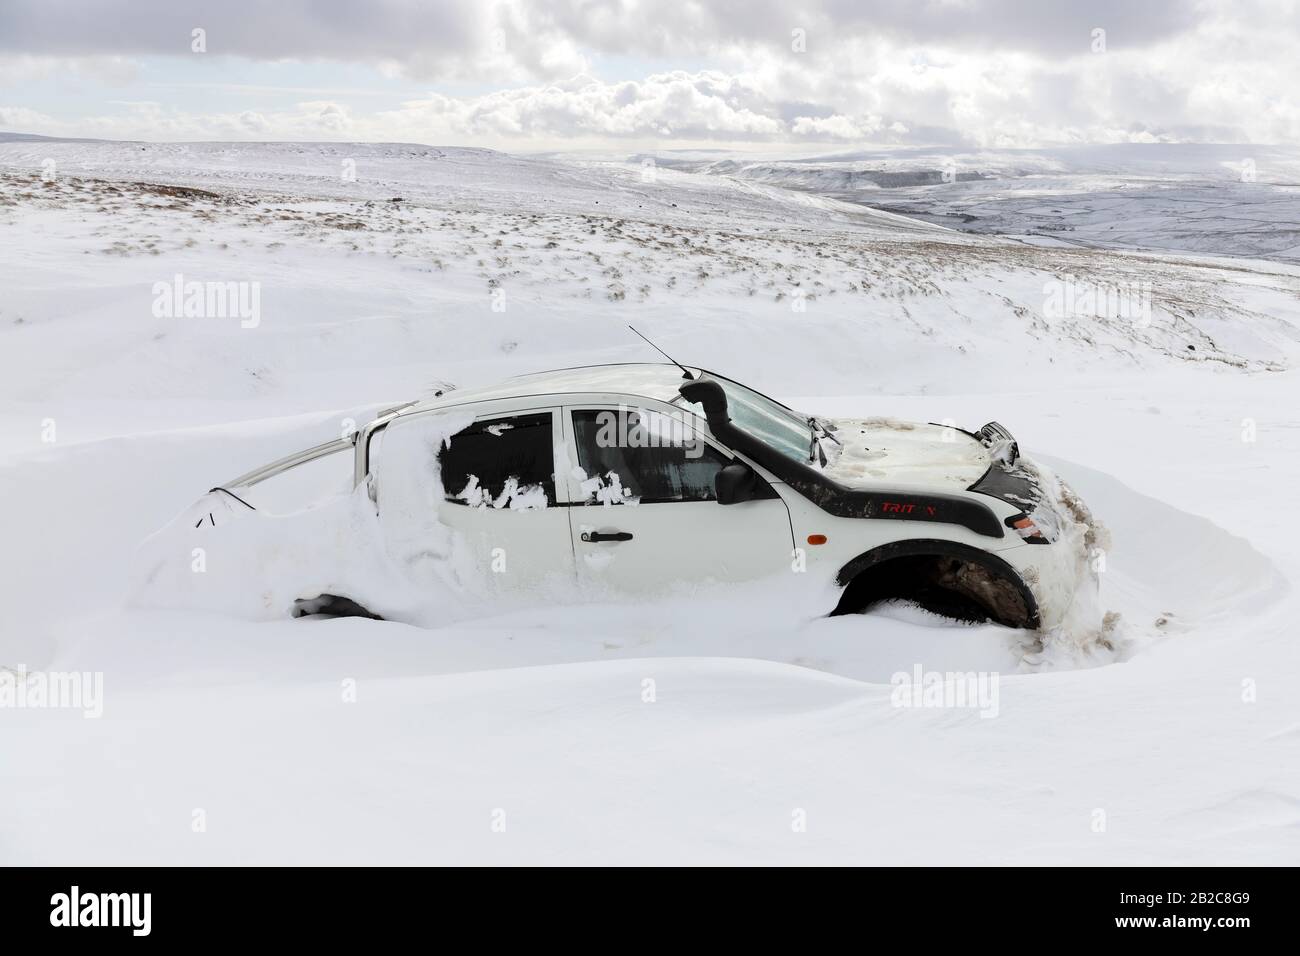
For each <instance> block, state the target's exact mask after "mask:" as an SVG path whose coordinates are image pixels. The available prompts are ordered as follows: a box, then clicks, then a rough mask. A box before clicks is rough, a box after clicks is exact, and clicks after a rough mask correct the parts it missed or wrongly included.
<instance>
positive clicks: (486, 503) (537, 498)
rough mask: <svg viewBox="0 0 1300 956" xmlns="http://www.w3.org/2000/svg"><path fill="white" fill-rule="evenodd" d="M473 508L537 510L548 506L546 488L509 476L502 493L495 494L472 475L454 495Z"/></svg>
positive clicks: (456, 498)
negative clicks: (524, 483) (524, 482)
mask: <svg viewBox="0 0 1300 956" xmlns="http://www.w3.org/2000/svg"><path fill="white" fill-rule="evenodd" d="M451 497H452V498H454V499H455V500H457V501H463V502H465V504H467V505H469V506H470V507H471V508H496V509H501V508H508V509H509V510H511V511H535V510H540V509H542V508H545V507H546V504H547V502H546V489H545V488H543V487H542V486H541V485H539V484H537V485H521V484H520V483H519V479H518V478H515V477H513V476H511V477H510V478H507V479H506V481H505V484H504V485H503V486H502V488H501V493H500V494H498V495H496V496H493V495H492V493H491V492H490V491H488V490H487V489H485V488H483V486H482V485H480V484H479V480H478V476H477V475H470V476H469V480H468V481H467V482H466V483H465V487H464V488H462V489H461V491H460V493H459V494H456V495H452V496H451Z"/></svg>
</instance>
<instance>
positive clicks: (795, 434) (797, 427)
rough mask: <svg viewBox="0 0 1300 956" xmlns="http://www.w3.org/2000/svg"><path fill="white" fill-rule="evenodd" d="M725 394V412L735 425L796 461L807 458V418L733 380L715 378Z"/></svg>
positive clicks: (808, 427) (805, 460)
mask: <svg viewBox="0 0 1300 956" xmlns="http://www.w3.org/2000/svg"><path fill="white" fill-rule="evenodd" d="M714 381H716V382H717V383H718V384H719V385H721V386H722V390H723V391H724V392H726V394H727V414H728V415H729V416H730V417H731V420H732V421H733V422H734V423H735V425H736V427H737V428H739V429H740V430H741V431H743V432H746V433H748V434H750V435H752V436H753V437H755V438H757V439H758V440H759V441H761V442H763V443H764V444H765V445H767V446H769V447H770V448H772V449H773V450H774V451H779V452H780V453H781V454H783V455H785V456H786V457H788V458H792V459H794V460H795V461H800V462H804V463H805V464H806V463H807V461H808V448H809V445H810V443H811V441H812V432H811V430H810V425H809V424H808V419H807V418H806V417H804V416H803V415H800V414H798V413H797V412H793V411H791V410H790V409H788V408H785V407H784V406H782V405H778V404H777V403H776V402H774V401H772V400H771V399H770V398H766V397H765V396H763V395H760V394H759V393H758V392H755V391H754V390H753V389H749V388H746V387H745V386H743V385H739V384H737V383H736V382H731V381H727V380H726V379H722V378H714Z"/></svg>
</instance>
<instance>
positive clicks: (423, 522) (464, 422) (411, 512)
mask: <svg viewBox="0 0 1300 956" xmlns="http://www.w3.org/2000/svg"><path fill="white" fill-rule="evenodd" d="M688 374H689V377H687V375H688ZM348 447H350V448H351V449H352V452H353V455H354V462H353V473H354V483H355V484H356V486H358V487H362V486H364V487H365V488H366V491H367V493H368V495H369V497H370V499H371V501H372V502H373V503H374V506H375V508H376V511H377V514H378V516H379V518H380V524H381V526H382V527H383V529H384V531H383V533H384V534H385V535H386V536H389V537H405V538H406V539H407V547H406V549H405V552H406V553H407V554H420V553H427V552H428V551H429V548H430V547H431V545H428V544H424V543H422V542H423V540H424V538H426V537H431V536H436V535H441V534H445V533H446V531H447V530H448V529H449V530H450V532H451V535H452V536H453V538H455V539H456V542H457V546H458V548H459V549H460V551H461V553H462V555H468V557H469V560H468V564H467V565H466V566H463V567H461V568H460V575H461V580H462V582H466V581H468V580H470V579H472V578H475V577H476V576H477V577H478V578H480V579H481V580H479V581H478V582H477V583H479V584H485V583H486V582H488V581H491V584H492V587H495V588H498V589H502V588H503V589H509V590H510V591H512V592H521V591H527V590H529V589H530V588H533V587H535V586H537V585H540V584H542V583H543V582H546V581H556V580H568V581H577V582H578V583H579V584H580V585H582V586H584V587H586V588H591V589H595V590H597V591H599V592H601V593H608V592H614V593H619V592H622V593H631V594H636V595H643V594H646V593H654V592H656V591H658V590H660V589H664V588H670V587H672V586H673V585H674V584H676V583H680V582H692V583H693V582H705V581H744V580H752V579H757V578H762V577H764V576H767V575H775V574H790V573H795V574H799V575H801V576H802V578H803V579H804V580H806V581H807V582H808V583H809V586H824V587H833V588H835V589H837V593H838V596H837V598H836V599H835V600H836V603H835V604H834V606H833V607H828V608H827V611H831V612H836V613H844V612H848V611H857V610H861V609H864V608H866V607H869V606H871V605H873V604H875V603H877V602H879V601H882V600H889V599H902V600H911V601H915V602H916V603H919V604H921V605H922V606H924V607H927V608H929V609H931V610H935V611H938V612H941V613H947V614H950V615H952V616H955V617H958V618H965V619H971V620H976V619H992V620H995V621H999V622H1001V623H1004V624H1008V625H1011V626H1017V627H1029V628H1036V627H1051V626H1056V625H1058V624H1059V623H1060V622H1061V621H1062V620H1064V619H1065V618H1066V617H1067V615H1068V614H1069V612H1070V611H1071V609H1072V608H1074V607H1075V605H1076V603H1077V598H1078V595H1079V594H1080V593H1081V592H1086V591H1088V590H1090V589H1091V590H1093V591H1095V587H1096V577H1095V575H1094V574H1092V573H1091V567H1090V562H1089V552H1090V549H1092V548H1095V547H1096V546H1097V542H1096V540H1095V539H1096V537H1097V534H1098V531H1097V528H1096V526H1095V524H1094V523H1093V522H1092V519H1091V516H1090V515H1088V513H1087V511H1086V508H1084V507H1083V505H1082V504H1081V503H1080V502H1078V500H1077V499H1076V498H1074V497H1073V495H1071V494H1069V492H1068V489H1066V488H1065V487H1064V485H1062V484H1061V483H1060V482H1059V481H1058V480H1057V479H1056V477H1055V476H1054V475H1051V473H1050V472H1047V471H1046V470H1045V469H1042V468H1040V467H1039V466H1035V465H1034V464H1032V463H1030V462H1029V461H1027V460H1025V459H1022V458H1020V456H1019V450H1018V448H1017V447H1016V445H1015V442H1014V439H1012V438H1011V436H1010V434H1009V433H1007V432H1006V431H1005V429H1003V428H1001V426H998V425H996V424H995V423H990V424H989V425H987V426H985V427H984V428H983V429H981V430H980V431H978V432H967V431H963V430H961V429H958V428H954V427H948V426H943V425H926V424H912V423H906V422H897V421H892V420H886V419H862V420H843V421H829V420H819V419H816V418H813V417H810V416H807V415H803V414H800V413H798V412H795V411H793V410H791V409H789V408H787V407H786V406H784V405H782V404H781V403H779V402H776V401H775V400H773V399H770V398H767V397H766V396H763V395H761V394H760V393H758V392H755V391H753V390H752V389H749V388H747V387H745V386H743V385H740V384H739V383H737V382H734V381H732V380H730V379H727V378H725V377H723V376H721V375H717V374H715V373H711V372H708V371H705V370H701V369H691V370H689V372H687V371H685V370H683V369H682V368H680V367H677V366H674V365H670V364H663V365H660V364H627V365H603V366H588V367H582V368H572V369H561V370H557V371H550V372H542V373H536V374H532V375H525V376H520V377H517V378H513V379H510V380H508V381H506V382H504V383H501V384H499V385H495V386H490V387H485V388H476V389H466V390H449V391H446V392H440V393H438V394H437V395H436V396H435V397H433V398H430V399H427V400H422V401H417V402H412V403H410V404H408V405H405V406H401V407H399V408H396V409H392V410H389V411H388V412H387V413H384V414H381V415H379V417H377V418H376V419H374V420H373V421H371V422H370V423H369V424H367V425H365V426H364V427H363V428H361V429H360V430H358V431H357V432H356V434H355V435H352V436H350V437H349V438H347V439H343V440H342V441H338V442H331V443H328V444H327V445H322V446H319V447H318V448H316V449H309V450H308V451H306V452H303V453H300V454H299V455H296V456H290V457H289V458H287V459H283V460H281V461H279V462H275V463H272V464H271V465H268V466H266V467H264V468H261V469H258V470H257V471H255V472H250V473H249V474H248V475H244V476H242V477H241V478H238V479H235V480H234V481H233V482H230V483H228V484H226V485H224V486H221V488H219V489H214V490H217V491H222V492H228V493H230V494H231V495H232V496H233V495H234V494H235V493H236V492H238V490H239V489H240V488H244V487H248V486H250V485H253V484H256V483H258V482H260V481H262V480H264V479H265V478H267V477H271V476H272V475H275V474H278V473H279V472H281V471H283V470H286V469H287V468H290V467H293V466H295V465H297V464H301V463H302V462H304V461H308V460H312V458H314V457H318V456H320V455H324V454H329V453H331V452H338V451H340V450H345V449H346V448H348ZM434 550H437V549H434ZM303 597H304V598H312V597H315V596H313V595H303ZM337 597H339V598H345V599H347V601H348V602H356V603H357V604H359V605H361V606H363V607H364V606H366V596H365V595H364V594H361V593H344V594H338V595H337ZM310 606H311V607H313V608H318V607H321V606H322V605H321V602H320V601H316V602H315V603H313V604H311V605H310Z"/></svg>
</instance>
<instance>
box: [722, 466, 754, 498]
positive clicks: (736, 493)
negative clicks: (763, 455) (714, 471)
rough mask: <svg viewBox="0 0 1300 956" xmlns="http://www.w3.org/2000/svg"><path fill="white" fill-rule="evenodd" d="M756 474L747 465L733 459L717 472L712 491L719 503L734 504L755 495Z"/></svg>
mask: <svg viewBox="0 0 1300 956" xmlns="http://www.w3.org/2000/svg"><path fill="white" fill-rule="evenodd" d="M757 490H758V475H756V474H755V473H754V469H752V468H750V467H749V466H748V465H746V464H744V463H742V462H739V461H734V462H732V463H731V464H730V465H727V466H726V467H724V468H723V469H722V470H721V471H719V472H718V477H717V478H715V479H714V480H713V491H714V494H715V495H716V496H717V499H718V504H720V505H736V504H740V503H741V502H742V501H752V500H753V499H754V498H756V497H757Z"/></svg>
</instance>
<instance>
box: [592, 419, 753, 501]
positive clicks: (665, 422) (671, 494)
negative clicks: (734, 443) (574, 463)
mask: <svg viewBox="0 0 1300 956" xmlns="http://www.w3.org/2000/svg"><path fill="white" fill-rule="evenodd" d="M573 434H574V437H575V438H576V439H577V444H578V464H579V465H580V466H581V467H582V470H583V471H584V472H586V474H587V480H586V481H585V482H583V485H582V490H583V493H584V495H585V503H586V504H606V503H610V504H616V503H619V502H624V503H630V502H631V501H638V502H640V503H642V504H654V503H656V502H663V501H713V500H715V498H716V495H715V493H714V490H713V489H714V481H715V480H716V479H717V476H718V472H719V471H720V470H721V469H722V467H723V466H724V465H726V464H727V463H728V461H729V459H727V458H725V457H724V456H723V455H722V454H720V453H719V452H717V451H715V450H714V449H713V448H712V447H711V446H709V445H708V444H707V443H706V442H705V441H704V440H703V439H702V438H700V437H699V435H698V434H691V433H690V430H689V429H684V428H683V427H682V421H681V420H678V419H673V418H670V417H669V416H666V415H661V414H658V413H648V412H639V411H636V410H631V409H620V410H617V411H616V410H613V409H590V410H584V411H576V412H574V413H573Z"/></svg>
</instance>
